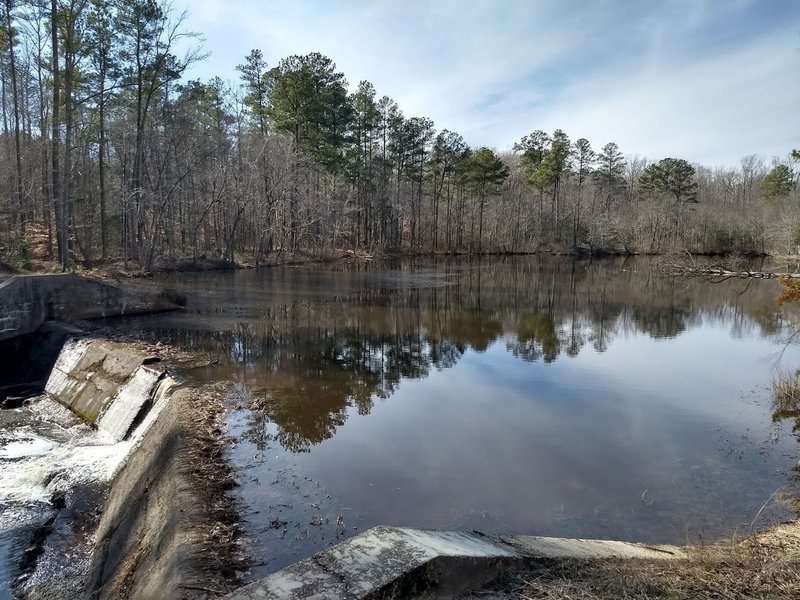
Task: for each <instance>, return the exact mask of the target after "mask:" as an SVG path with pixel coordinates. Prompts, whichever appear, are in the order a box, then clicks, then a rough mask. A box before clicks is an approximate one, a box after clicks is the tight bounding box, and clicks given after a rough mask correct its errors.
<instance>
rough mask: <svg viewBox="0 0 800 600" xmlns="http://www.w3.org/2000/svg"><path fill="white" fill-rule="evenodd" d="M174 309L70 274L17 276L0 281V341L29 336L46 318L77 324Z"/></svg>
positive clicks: (154, 299) (157, 300) (156, 299)
mask: <svg viewBox="0 0 800 600" xmlns="http://www.w3.org/2000/svg"><path fill="white" fill-rule="evenodd" d="M175 308H177V306H175V305H174V304H172V303H170V302H167V301H166V300H164V299H163V298H160V297H158V296H145V295H142V294H136V293H132V292H129V291H126V290H124V289H122V288H120V287H117V286H115V285H111V284H109V283H106V282H103V281H98V280H95V279H87V278H85V277H78V276H77V275H74V274H72V273H64V274H55V275H17V276H14V277H10V278H8V279H5V280H3V281H2V282H0V340H5V339H10V338H13V337H16V336H20V335H24V334H27V333H32V332H34V331H36V329H38V328H39V326H40V325H41V324H42V323H43V322H44V321H46V320H48V319H54V320H57V321H65V322H71V321H77V320H81V319H96V318H101V317H113V316H120V315H130V314H137V313H146V312H157V311H162V310H172V309H175Z"/></svg>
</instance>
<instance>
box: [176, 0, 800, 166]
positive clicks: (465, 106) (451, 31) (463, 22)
mask: <svg viewBox="0 0 800 600" xmlns="http://www.w3.org/2000/svg"><path fill="white" fill-rule="evenodd" d="M769 4H770V9H771V10H773V11H774V10H783V11H784V12H785V13H786V15H785V17H786V18H784V19H782V20H781V21H775V20H773V21H766V22H764V23H760V24H759V23H754V24H752V25H751V24H750V23H749V22H747V20H746V19H748V18H750V15H752V14H754V13H753V11H755V10H762V11H763V10H770V9H767V8H766V7H765V5H764V3H759V4H753V2H752V0H739V1H738V2H735V3H734V2H719V1H715V0H674V1H672V2H666V3H658V4H655V3H639V2H635V3H633V2H625V1H624V0H602V1H599V2H595V3H592V4H591V7H587V6H586V3H584V2H556V1H555V0H551V1H539V2H529V1H527V0H505V1H504V2H498V1H488V0H474V1H472V2H466V1H458V2H457V1H455V0H437V1H436V2H429V1H423V0H408V1H406V2H403V3H399V2H393V1H391V0H371V1H369V0H362V1H360V2H359V1H356V0H339V1H337V2H326V1H323V0H317V1H312V0H302V1H301V0H296V1H294V2H291V3H287V2H275V1H272V0H270V1H262V2H258V1H256V0H229V1H228V2H224V3H223V2H220V1H219V0H194V1H193V2H192V3H191V5H190V6H189V7H188V8H189V9H190V12H191V16H190V20H189V26H190V27H191V28H192V29H195V30H199V31H202V32H203V33H205V35H206V38H207V44H206V46H207V48H208V50H210V51H211V52H212V56H211V58H210V59H209V60H208V61H207V62H206V63H205V64H204V65H202V66H200V67H198V68H196V69H195V72H194V73H193V74H192V76H194V77H196V76H201V77H210V76H212V75H220V76H222V77H223V78H228V79H231V80H235V79H236V72H235V70H234V67H235V65H236V64H238V63H240V62H242V60H243V58H244V56H245V55H246V54H247V53H248V52H249V50H250V49H252V48H260V49H261V50H262V51H263V52H264V54H265V58H266V59H267V61H268V62H269V63H270V64H275V63H276V62H277V61H278V60H279V59H280V58H282V57H285V56H287V55H290V54H304V53H307V52H311V51H319V52H322V53H324V54H327V55H328V56H330V57H331V58H332V59H333V60H334V61H336V63H337V66H338V67H339V69H341V70H342V71H343V72H344V73H345V74H346V75H347V77H348V80H349V81H350V82H351V85H355V84H357V83H358V81H359V80H361V79H368V80H370V81H371V82H372V83H373V84H374V85H375V87H376V89H377V91H378V94H379V95H383V94H386V95H389V96H391V97H392V98H394V99H395V100H397V102H398V103H399V104H400V106H401V108H402V109H403V111H404V112H405V114H406V115H409V116H429V117H431V118H432V119H433V120H434V121H435V122H436V125H437V126H438V127H439V128H445V127H446V128H449V129H454V130H456V131H459V132H460V133H462V134H463V135H464V136H465V138H466V139H467V141H468V142H469V143H471V144H473V145H484V144H485V145H490V146H495V147H498V148H501V149H505V148H509V147H510V146H511V145H513V143H514V142H515V141H516V140H518V139H519V138H520V137H521V136H523V135H525V134H526V133H529V132H530V131H531V130H533V129H546V130H553V129H555V128H557V127H560V128H562V129H564V130H565V131H567V133H569V134H570V135H571V136H573V137H587V138H588V139H589V140H590V141H591V142H592V143H593V144H594V145H595V146H601V145H602V144H604V143H605V142H606V141H609V140H614V141H616V142H617V143H619V144H620V146H621V147H622V149H623V150H624V151H625V152H630V153H639V154H645V155H648V156H651V157H653V158H660V157H662V156H667V155H674V156H681V157H685V158H687V159H690V160H695V161H699V162H705V163H711V164H717V163H732V162H735V161H736V160H738V158H739V157H740V156H742V155H744V154H749V153H753V152H756V153H761V154H764V155H766V156H770V155H772V154H776V153H780V154H783V153H785V152H787V151H788V150H789V149H790V148H791V146H792V145H793V144H794V145H795V146H797V145H798V144H800V119H798V118H797V114H796V113H797V108H796V107H797V106H799V105H800V102H798V100H800V52H798V50H797V48H798V46H799V45H800V36H798V31H800V6H796V5H794V4H792V2H791V1H790V0H775V1H774V2H770V3H769ZM791 7H794V8H791ZM776 23H777V24H776ZM748 27H751V28H752V31H750V32H749V31H748Z"/></svg>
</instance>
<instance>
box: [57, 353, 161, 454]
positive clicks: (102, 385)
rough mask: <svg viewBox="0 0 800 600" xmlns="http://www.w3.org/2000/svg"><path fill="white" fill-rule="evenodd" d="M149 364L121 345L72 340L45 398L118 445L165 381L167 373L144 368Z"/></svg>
mask: <svg viewBox="0 0 800 600" xmlns="http://www.w3.org/2000/svg"><path fill="white" fill-rule="evenodd" d="M146 361H147V355H145V354H144V353H143V352H141V351H139V350H136V349H133V348H129V347H127V346H125V345H123V344H118V343H113V342H108V341H104V340H91V339H80V338H76V339H72V340H69V341H68V342H67V343H66V344H65V345H64V348H63V349H62V350H61V353H60V354H59V357H58V360H57V361H56V364H55V365H54V366H53V369H52V371H51V372H50V377H49V378H48V380H47V384H46V385H45V393H47V395H49V396H50V397H51V398H53V399H54V400H56V401H58V402H59V403H61V404H63V405H64V406H66V407H67V408H69V409H70V410H72V411H73V412H74V413H75V414H77V415H79V416H80V417H82V418H83V419H84V420H85V421H87V422H88V423H92V424H97V425H98V428H99V429H101V430H108V433H109V436H110V437H111V438H112V439H113V441H120V440H122V439H124V437H125V435H126V434H127V433H128V431H129V429H130V426H131V425H132V424H133V422H134V420H135V419H136V417H137V416H138V415H139V413H140V412H141V411H142V409H143V408H145V406H146V405H147V404H148V403H149V402H151V401H152V397H153V394H154V393H155V386H156V384H157V383H158V381H159V379H160V378H161V377H162V376H163V370H157V369H151V368H148V367H146V366H143V363H145V362H146ZM104 413H106V414H104ZM101 415H102V416H101Z"/></svg>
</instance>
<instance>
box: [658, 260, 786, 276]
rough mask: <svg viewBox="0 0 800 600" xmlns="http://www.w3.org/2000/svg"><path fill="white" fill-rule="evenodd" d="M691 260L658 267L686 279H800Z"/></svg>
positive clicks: (665, 262)
mask: <svg viewBox="0 0 800 600" xmlns="http://www.w3.org/2000/svg"><path fill="white" fill-rule="evenodd" d="M689 258H690V260H689V261H686V260H673V261H661V262H660V264H659V265H658V267H659V268H660V269H661V270H662V271H665V272H666V273H668V274H670V275H682V276H685V277H709V278H713V279H730V278H731V277H736V278H740V279H746V278H749V277H752V278H755V279H778V278H786V279H800V273H787V272H778V271H753V270H749V269H748V270H743V269H739V268H736V267H732V266H729V265H724V264H723V265H720V264H701V263H697V262H695V260H694V258H693V257H691V256H690V257H689Z"/></svg>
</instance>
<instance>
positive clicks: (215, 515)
mask: <svg viewBox="0 0 800 600" xmlns="http://www.w3.org/2000/svg"><path fill="white" fill-rule="evenodd" d="M168 396H169V398H168V401H167V403H166V404H165V405H164V407H163V409H162V410H161V411H159V412H158V417H157V419H156V420H155V422H154V423H153V424H152V425H151V426H150V428H149V429H148V430H147V433H146V434H145V436H144V437H143V439H142V441H141V443H140V444H139V446H138V448H137V449H136V452H134V453H133V454H132V455H131V456H130V458H129V459H128V461H127V463H126V464H125V467H124V468H123V469H122V470H121V471H120V472H119V473H118V474H117V476H116V477H115V478H114V480H113V482H112V485H111V489H110V492H109V495H108V499H107V501H106V504H105V508H104V510H103V514H102V517H101V520H100V524H99V526H98V529H97V532H96V535H95V538H96V542H95V548H94V553H93V559H92V564H91V567H90V570H89V574H88V577H87V581H86V586H85V598H86V599H91V600H106V599H108V600H112V599H113V600H118V599H119V598H128V599H132V600H139V599H140V600H151V599H153V598H184V599H185V598H208V597H219V596H221V595H223V594H224V593H226V592H228V591H230V590H232V589H234V588H235V587H236V585H235V583H234V580H235V577H236V575H235V570H236V569H237V568H242V567H241V565H240V563H239V562H237V560H238V559H236V558H235V557H234V556H233V554H232V553H231V549H230V548H228V547H226V545H225V544H226V542H225V541H224V539H225V536H224V535H222V536H221V535H220V531H224V530H225V529H226V527H228V526H229V523H230V522H231V519H232V518H234V517H235V513H232V512H231V507H227V508H226V505H228V504H230V505H231V506H232V501H231V500H230V499H229V498H227V497H226V496H225V490H226V489H227V486H226V484H224V481H225V479H224V477H225V474H224V473H223V472H221V471H220V470H219V468H218V467H214V466H209V465H211V464H212V463H214V462H215V461H222V460H223V459H222V458H221V456H220V455H221V454H222V451H223V448H224V440H223V439H222V436H221V435H219V434H218V433H217V434H215V438H216V439H208V438H198V431H197V429H198V425H200V427H201V428H204V427H205V425H207V424H208V420H209V419H211V420H214V419H215V418H216V417H215V415H216V414H217V413H216V411H217V410H218V407H214V403H213V402H212V401H210V399H209V398H208V397H204V396H203V395H201V394H200V393H199V392H198V390H195V389H191V388H180V389H176V390H174V391H173V390H170V391H169V392H168ZM221 484H222V485H221ZM231 543H233V542H231ZM236 548H237V549H236V550H235V551H236V552H238V551H239V550H238V546H236ZM226 571H230V573H228V574H226Z"/></svg>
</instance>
